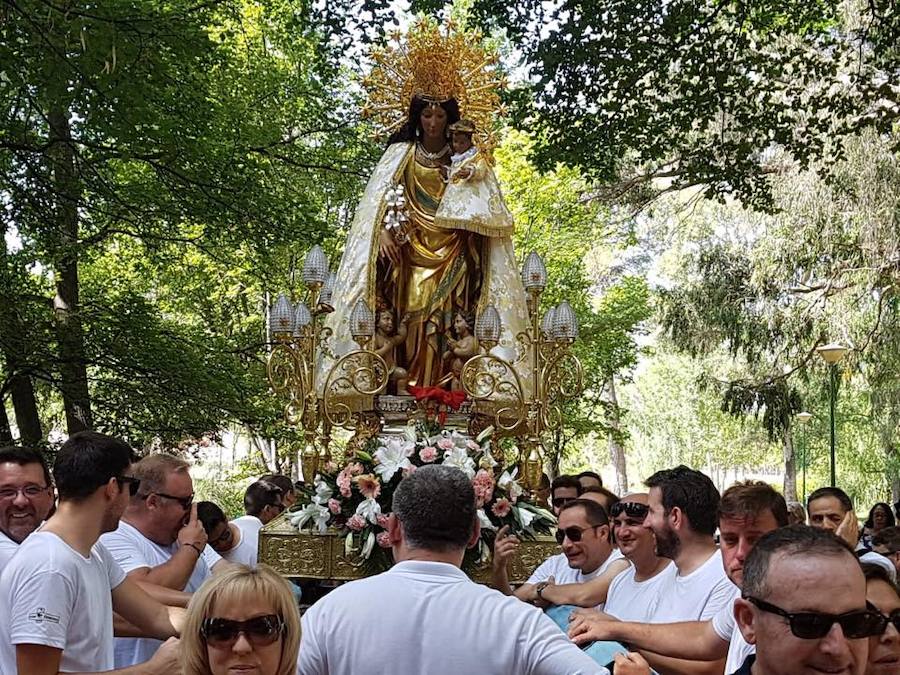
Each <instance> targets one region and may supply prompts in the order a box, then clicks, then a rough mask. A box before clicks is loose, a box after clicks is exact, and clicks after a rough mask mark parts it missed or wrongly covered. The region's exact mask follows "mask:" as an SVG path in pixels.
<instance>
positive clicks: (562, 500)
mask: <svg viewBox="0 0 900 675" xmlns="http://www.w3.org/2000/svg"><path fill="white" fill-rule="evenodd" d="M576 499H578V497H554V498H553V506H555V507H556V508H560V507H562V506H565V505H566V504H568V503H569V502H574V501H575V500H576Z"/></svg>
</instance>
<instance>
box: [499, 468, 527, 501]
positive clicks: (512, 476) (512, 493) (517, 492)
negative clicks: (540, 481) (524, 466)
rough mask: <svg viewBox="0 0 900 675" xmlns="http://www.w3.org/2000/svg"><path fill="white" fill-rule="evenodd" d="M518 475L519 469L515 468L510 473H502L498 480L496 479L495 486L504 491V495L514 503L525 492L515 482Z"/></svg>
mask: <svg viewBox="0 0 900 675" xmlns="http://www.w3.org/2000/svg"><path fill="white" fill-rule="evenodd" d="M518 473H519V469H518V468H515V469H513V470H512V473H510V472H509V471H504V472H503V473H502V474H500V478H498V479H497V486H498V487H500V488H503V489H504V490H506V493H507V494H508V495H509V500H510V501H511V502H515V501H516V500H517V499H518V498H519V497H521V496H522V495H523V494H524V493H525V490H524V489H523V488H522V486H521V485H519V483H518V482H516V475H517V474H518Z"/></svg>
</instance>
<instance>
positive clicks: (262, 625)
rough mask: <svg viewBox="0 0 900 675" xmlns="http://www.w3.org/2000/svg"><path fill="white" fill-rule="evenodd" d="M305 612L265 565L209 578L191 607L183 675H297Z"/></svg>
mask: <svg viewBox="0 0 900 675" xmlns="http://www.w3.org/2000/svg"><path fill="white" fill-rule="evenodd" d="M299 646H300V613H299V611H298V610H297V603H296V600H295V599H294V595H293V593H291V589H290V586H288V583H287V582H286V581H285V580H284V579H282V578H281V577H280V576H279V575H278V574H277V573H276V572H275V571H274V570H272V569H271V568H270V567H267V566H266V565H259V566H257V567H256V568H255V569H250V568H249V567H245V566H243V565H237V566H235V567H234V568H232V569H229V570H227V571H225V572H222V573H221V574H215V575H213V576H212V577H210V578H209V579H208V580H207V581H206V582H205V583H204V584H203V586H201V587H200V590H198V591H197V592H196V593H195V594H194V596H193V597H192V598H191V602H190V604H189V605H188V610H187V618H186V620H185V624H184V628H183V630H182V632H181V647H182V666H183V669H184V671H183V672H184V675H226V674H230V673H233V672H241V673H244V674H245V675H294V673H295V672H296V670H297V651H298V649H299Z"/></svg>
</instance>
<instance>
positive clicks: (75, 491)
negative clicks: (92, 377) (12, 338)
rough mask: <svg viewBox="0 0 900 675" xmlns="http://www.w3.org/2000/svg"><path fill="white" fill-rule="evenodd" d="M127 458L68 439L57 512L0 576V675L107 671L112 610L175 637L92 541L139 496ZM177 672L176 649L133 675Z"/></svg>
mask: <svg viewBox="0 0 900 675" xmlns="http://www.w3.org/2000/svg"><path fill="white" fill-rule="evenodd" d="M131 459H132V451H131V448H130V447H128V445H126V444H125V443H123V442H122V441H120V440H118V439H115V438H111V437H109V436H104V435H103V434H98V433H96V432H92V431H83V432H80V433H77V434H73V435H72V436H71V437H70V438H69V440H67V441H66V442H65V443H64V444H63V446H62V447H61V448H60V451H59V454H58V455H57V457H56V463H55V465H54V468H53V473H54V477H55V478H56V487H57V490H58V491H59V509H58V510H57V512H56V513H55V514H54V515H53V516H52V517H51V518H50V519H49V520H48V521H47V523H46V524H45V525H44V527H42V528H41V530H40V531H39V532H34V533H33V534H31V535H30V536H29V537H28V538H27V539H26V540H25V541H24V542H23V543H22V544H21V546H20V547H19V549H18V551H17V552H16V554H15V556H13V558H12V560H10V562H9V564H7V566H6V568H5V569H4V570H3V574H2V575H0V606H2V607H3V608H4V614H5V616H4V620H3V621H0V672H2V673H16V672H18V673H22V675H25V674H26V673H27V675H57V673H59V672H65V673H97V672H104V671H110V670H112V668H113V609H115V611H116V612H118V613H119V614H121V615H122V616H124V617H125V619H127V620H128V621H130V622H131V623H132V624H134V625H135V626H137V627H138V628H139V629H140V630H142V631H144V632H145V633H146V634H148V635H154V636H156V637H159V638H162V639H166V638H168V637H171V636H173V635H175V634H176V628H175V626H173V624H172V621H171V619H170V615H169V612H168V611H167V609H166V607H165V606H163V605H161V604H159V603H158V602H156V601H155V600H153V599H151V598H150V597H149V596H148V595H146V594H145V593H144V592H143V590H141V588H140V587H138V586H137V584H135V583H134V582H133V581H131V580H129V579H128V578H126V576H125V573H124V572H123V571H122V569H121V568H120V567H119V565H117V564H116V562H115V561H114V560H113V558H112V556H111V555H110V554H109V552H108V551H107V550H106V549H105V548H104V547H103V545H102V544H100V543H98V541H97V540H98V539H99V537H100V535H101V533H103V532H109V531H111V530H114V529H115V528H116V525H117V524H118V522H119V518H120V516H121V515H122V512H123V511H124V510H125V506H126V505H127V504H128V498H129V494H130V493H131V492H132V491H133V490H135V489H136V488H137V487H138V481H137V479H136V478H135V477H134V475H133V473H132V467H131ZM178 670H179V668H178V653H177V641H174V640H173V641H172V643H171V644H169V643H167V644H166V646H165V647H164V648H163V649H161V650H160V651H159V653H157V654H156V655H155V656H154V657H153V659H152V660H151V661H150V662H149V663H147V664H146V666H145V667H144V668H143V669H142V670H141V671H139V672H140V673H143V674H146V675H164V674H165V675H169V674H171V673H174V672H178ZM125 672H128V673H134V675H137V673H138V671H131V670H129V671H125ZM123 675H124V674H123Z"/></svg>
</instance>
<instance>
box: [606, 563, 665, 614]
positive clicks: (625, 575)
mask: <svg viewBox="0 0 900 675" xmlns="http://www.w3.org/2000/svg"><path fill="white" fill-rule="evenodd" d="M636 571H637V570H635V568H634V565H632V566H631V567H629V568H628V569H627V570H624V571H622V572H620V573H619V574H617V575H616V578H615V579H613V580H612V583H611V584H610V585H609V592H607V594H606V607H605V608H604V609H603V611H604V612H606V613H607V614H611V615H612V616H614V617H616V618H617V619H619V620H620V621H638V622H640V623H650V621H651V619H652V618H653V615H654V614H655V613H656V607H657V605H658V604H659V594H660V593H661V592H662V589H664V588H665V587H666V586H667V585H668V584H670V583H671V579H670V578H669V577H672V576H674V575H675V565H674V564H672V563H669V565H668V566H666V567H665V568H664V569H663V570H662V571H660V572H658V573H657V574H656V575H655V576H652V577H650V578H649V579H645V580H644V581H635V578H634V575H635V573H636Z"/></svg>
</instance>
